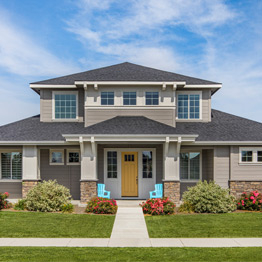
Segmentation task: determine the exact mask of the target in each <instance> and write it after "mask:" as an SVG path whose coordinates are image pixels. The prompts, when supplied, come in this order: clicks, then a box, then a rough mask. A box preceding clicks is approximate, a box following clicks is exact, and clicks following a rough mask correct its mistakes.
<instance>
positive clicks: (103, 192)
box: [97, 184, 110, 199]
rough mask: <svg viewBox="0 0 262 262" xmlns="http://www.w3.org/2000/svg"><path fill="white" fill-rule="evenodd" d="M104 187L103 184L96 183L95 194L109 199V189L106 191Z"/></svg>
mask: <svg viewBox="0 0 262 262" xmlns="http://www.w3.org/2000/svg"><path fill="white" fill-rule="evenodd" d="M105 187H106V186H105V184H97V196H98V197H103V198H108V199H109V198H110V191H106V190H105Z"/></svg>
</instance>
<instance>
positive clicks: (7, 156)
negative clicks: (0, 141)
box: [1, 153, 11, 179]
mask: <svg viewBox="0 0 262 262" xmlns="http://www.w3.org/2000/svg"><path fill="white" fill-rule="evenodd" d="M1 170H2V179H11V153H2V154H1Z"/></svg>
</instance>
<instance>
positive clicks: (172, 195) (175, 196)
mask: <svg viewBox="0 0 262 262" xmlns="http://www.w3.org/2000/svg"><path fill="white" fill-rule="evenodd" d="M163 183H164V197H168V198H169V199H170V200H171V201H173V202H174V203H175V204H176V205H178V204H179V203H180V181H164V182H163Z"/></svg>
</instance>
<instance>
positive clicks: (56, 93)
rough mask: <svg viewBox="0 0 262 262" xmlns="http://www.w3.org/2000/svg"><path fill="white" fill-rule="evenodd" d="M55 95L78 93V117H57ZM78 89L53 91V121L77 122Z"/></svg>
mask: <svg viewBox="0 0 262 262" xmlns="http://www.w3.org/2000/svg"><path fill="white" fill-rule="evenodd" d="M55 95H76V118H57V119H56V118H55ZM78 107H79V104H78V91H52V121H54V122H76V121H79V115H78Z"/></svg>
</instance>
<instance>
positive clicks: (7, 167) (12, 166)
mask: <svg viewBox="0 0 262 262" xmlns="http://www.w3.org/2000/svg"><path fill="white" fill-rule="evenodd" d="M1 172H2V174H1V178H2V179H13V180H18V179H22V153H19V152H11V153H1Z"/></svg>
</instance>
